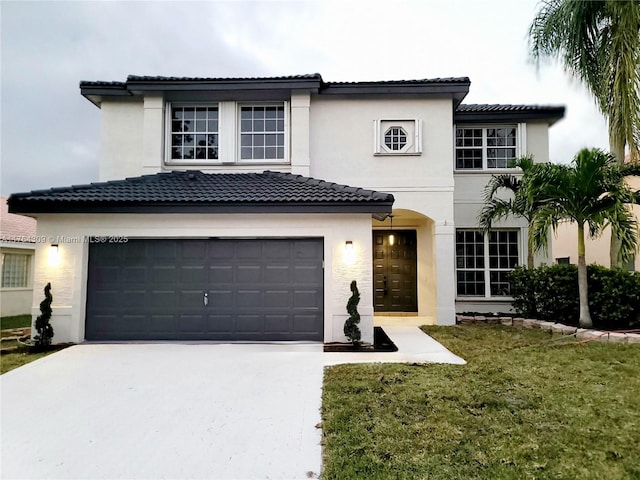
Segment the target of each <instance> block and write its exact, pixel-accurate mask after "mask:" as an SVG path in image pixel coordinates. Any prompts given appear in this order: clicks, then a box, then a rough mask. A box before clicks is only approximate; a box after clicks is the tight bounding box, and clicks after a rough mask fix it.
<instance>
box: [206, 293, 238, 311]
mask: <svg viewBox="0 0 640 480" xmlns="http://www.w3.org/2000/svg"><path fill="white" fill-rule="evenodd" d="M208 307H209V310H212V309H232V308H233V307H234V295H233V291H232V290H210V291H209V305H208Z"/></svg>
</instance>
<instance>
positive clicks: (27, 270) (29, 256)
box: [0, 251, 33, 290]
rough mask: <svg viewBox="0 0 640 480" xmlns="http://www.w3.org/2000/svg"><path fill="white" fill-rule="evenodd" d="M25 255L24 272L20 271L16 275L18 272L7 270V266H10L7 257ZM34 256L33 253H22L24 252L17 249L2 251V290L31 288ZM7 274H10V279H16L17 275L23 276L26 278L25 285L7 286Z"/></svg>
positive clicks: (0, 282)
mask: <svg viewBox="0 0 640 480" xmlns="http://www.w3.org/2000/svg"><path fill="white" fill-rule="evenodd" d="M9 256H11V257H24V260H25V262H24V265H22V269H23V270H24V271H23V272H22V273H20V272H18V273H19V275H16V272H13V271H12V272H9V271H5V268H6V267H8V266H9V262H8V261H7V257H9ZM32 257H33V254H32V253H22V252H16V251H12V252H2V267H1V269H0V275H1V279H0V288H2V290H10V289H22V290H24V289H29V288H31V263H32V260H31V259H32ZM7 274H8V276H9V278H10V279H12V280H13V279H15V278H16V277H22V278H24V285H23V284H21V285H18V286H15V285H9V286H5V281H7V280H8V279H7V278H6V277H7Z"/></svg>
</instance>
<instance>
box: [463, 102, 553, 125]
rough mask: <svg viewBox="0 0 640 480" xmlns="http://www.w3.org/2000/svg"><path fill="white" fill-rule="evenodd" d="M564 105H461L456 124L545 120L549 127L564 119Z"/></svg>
mask: <svg viewBox="0 0 640 480" xmlns="http://www.w3.org/2000/svg"><path fill="white" fill-rule="evenodd" d="M564 112H565V107H564V106H562V105H511V104H460V105H458V107H457V108H456V112H455V121H456V123H464V122H469V123H477V122H492V123H495V122H522V121H529V120H545V121H547V122H548V123H549V125H553V124H554V123H555V122H557V121H558V120H560V119H561V118H563V117H564Z"/></svg>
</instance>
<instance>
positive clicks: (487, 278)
mask: <svg viewBox="0 0 640 480" xmlns="http://www.w3.org/2000/svg"><path fill="white" fill-rule="evenodd" d="M461 231H465V232H479V233H481V234H482V238H483V258H484V267H483V268H463V267H458V261H457V260H458V258H457V253H455V252H456V250H457V233H458V232H461ZM491 231H492V232H515V233H516V236H517V238H516V243H515V245H516V246H517V248H518V263H517V265H523V254H524V249H523V244H522V242H523V240H522V239H523V237H524V232H523V230H522V228H496V229H492V230H491ZM454 243H455V245H454V255H455V278H456V280H455V292H456V298H459V299H465V300H467V299H491V300H510V299H512V297H511V296H509V295H492V294H491V272H510V271H512V270H513V269H512V268H500V267H496V268H492V267H491V266H490V258H489V257H490V255H489V233H484V234H483V233H482V230H480V229H478V228H477V227H475V228H474V227H468V228H466V227H462V228H456V230H455V238H454ZM458 271H482V272H483V278H484V295H462V294H458Z"/></svg>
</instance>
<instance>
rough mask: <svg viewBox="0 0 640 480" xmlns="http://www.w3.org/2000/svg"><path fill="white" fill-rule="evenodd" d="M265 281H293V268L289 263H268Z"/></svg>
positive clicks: (270, 283)
mask: <svg viewBox="0 0 640 480" xmlns="http://www.w3.org/2000/svg"><path fill="white" fill-rule="evenodd" d="M264 281H265V282H266V283H268V284H269V285H273V284H274V283H284V284H288V283H290V282H291V268H290V267H289V265H284V264H283V265H267V266H266V268H265V270H264Z"/></svg>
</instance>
